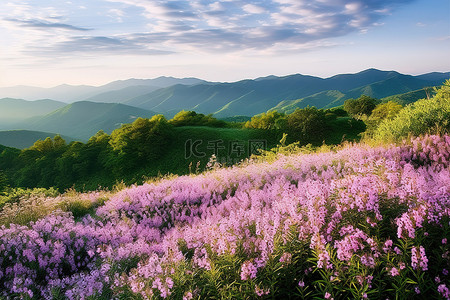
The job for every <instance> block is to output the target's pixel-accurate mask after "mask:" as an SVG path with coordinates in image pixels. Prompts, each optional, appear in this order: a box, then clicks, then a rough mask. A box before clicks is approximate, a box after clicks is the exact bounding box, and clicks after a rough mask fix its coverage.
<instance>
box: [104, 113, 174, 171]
mask: <svg viewBox="0 0 450 300" xmlns="http://www.w3.org/2000/svg"><path fill="white" fill-rule="evenodd" d="M171 130H172V127H171V125H170V124H169V123H168V122H167V120H166V119H165V118H164V116H163V115H156V116H153V117H152V118H151V119H143V118H138V119H136V120H135V121H134V122H133V123H132V124H125V125H122V127H121V128H119V129H116V130H114V131H113V132H112V134H111V139H110V140H109V144H110V145H111V147H112V150H113V154H114V161H113V163H114V165H113V166H112V168H113V170H114V172H115V173H116V174H118V175H120V174H123V173H124V172H128V171H130V169H131V170H133V169H135V168H137V167H138V166H139V165H142V164H144V165H146V164H148V163H151V162H153V161H155V160H157V159H159V158H160V157H161V156H162V155H163V154H164V152H165V151H166V147H168V145H169V144H170V142H171V138H172V137H171V133H172V131H171Z"/></svg>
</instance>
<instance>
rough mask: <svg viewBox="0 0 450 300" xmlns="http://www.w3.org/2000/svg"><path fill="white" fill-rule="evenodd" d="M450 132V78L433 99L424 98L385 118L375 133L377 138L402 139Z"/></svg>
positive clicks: (385, 139)
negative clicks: (393, 115) (392, 117)
mask: <svg viewBox="0 0 450 300" xmlns="http://www.w3.org/2000/svg"><path fill="white" fill-rule="evenodd" d="M448 132H450V80H447V81H446V82H445V83H444V85H443V86H442V87H441V88H439V89H437V90H436V95H435V96H434V97H433V98H431V99H422V100H419V101H417V102H415V103H412V104H410V105H408V106H406V107H405V108H404V109H402V110H401V111H400V112H399V113H398V114H397V115H396V117H395V118H394V119H392V120H389V119H386V120H384V121H383V122H382V123H381V124H380V125H379V127H378V129H377V130H376V132H375V133H374V139H375V140H384V141H400V140H402V139H404V138H406V137H408V136H409V135H413V136H419V135H423V134H427V133H428V134H445V133H448Z"/></svg>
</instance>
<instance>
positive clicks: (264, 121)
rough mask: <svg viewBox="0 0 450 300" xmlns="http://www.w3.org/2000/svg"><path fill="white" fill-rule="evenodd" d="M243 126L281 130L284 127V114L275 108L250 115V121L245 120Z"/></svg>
mask: <svg viewBox="0 0 450 300" xmlns="http://www.w3.org/2000/svg"><path fill="white" fill-rule="evenodd" d="M244 127H245V128H257V129H268V130H273V129H275V130H282V129H285V127H286V116H285V114H283V113H279V112H277V111H275V110H273V111H268V112H266V113H262V114H259V115H256V116H254V117H252V119H251V120H250V121H247V122H246V123H245V125H244Z"/></svg>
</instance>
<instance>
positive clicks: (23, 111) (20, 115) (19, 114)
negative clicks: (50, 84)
mask: <svg viewBox="0 0 450 300" xmlns="http://www.w3.org/2000/svg"><path fill="white" fill-rule="evenodd" d="M65 105H66V103H63V102H59V101H54V100H49V99H44V100H36V101H27V100H23V99H13V98H3V99H0V127H5V126H9V125H11V124H14V123H18V122H20V121H23V120H26V119H28V118H32V117H36V116H41V115H45V114H48V113H49V112H52V111H54V110H56V109H58V108H61V107H63V106H65Z"/></svg>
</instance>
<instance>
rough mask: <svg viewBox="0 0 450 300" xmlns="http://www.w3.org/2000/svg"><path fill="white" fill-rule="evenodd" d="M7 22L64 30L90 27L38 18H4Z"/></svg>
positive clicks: (84, 29) (78, 29)
mask: <svg viewBox="0 0 450 300" xmlns="http://www.w3.org/2000/svg"><path fill="white" fill-rule="evenodd" d="M5 20H6V21H9V22H14V23H17V24H19V26H23V27H30V28H37V29H41V28H42V29H51V28H55V29H65V30H74V31H89V30H92V29H89V28H82V27H77V26H73V25H70V24H63V23H50V22H46V21H40V20H18V19H5Z"/></svg>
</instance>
